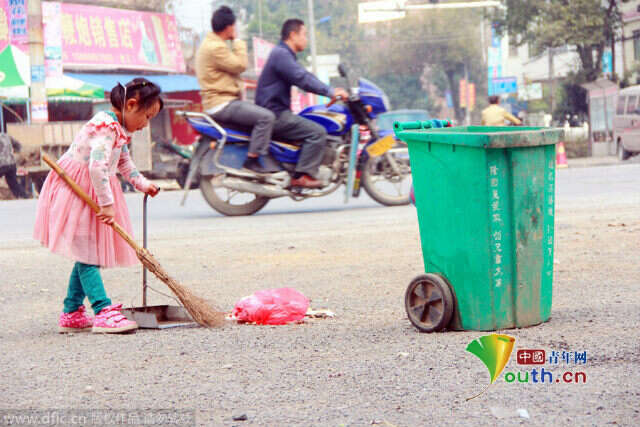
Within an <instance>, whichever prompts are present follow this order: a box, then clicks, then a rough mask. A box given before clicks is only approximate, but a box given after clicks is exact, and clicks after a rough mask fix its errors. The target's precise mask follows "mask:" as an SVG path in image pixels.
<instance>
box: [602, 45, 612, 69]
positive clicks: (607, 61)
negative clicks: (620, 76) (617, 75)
mask: <svg viewBox="0 0 640 427" xmlns="http://www.w3.org/2000/svg"><path fill="white" fill-rule="evenodd" d="M602 72H603V73H604V74H607V73H612V72H613V60H612V55H611V50H605V51H604V52H603V54H602Z"/></svg>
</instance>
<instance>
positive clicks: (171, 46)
mask: <svg viewBox="0 0 640 427" xmlns="http://www.w3.org/2000/svg"><path fill="white" fill-rule="evenodd" d="M9 1H10V0H9ZM44 4H46V3H43V5H44ZM45 15H46V13H45ZM46 25H47V26H56V25H58V26H59V34H61V37H62V40H61V41H62V63H63V64H64V66H65V68H66V67H73V68H84V69H94V70H95V69H99V70H109V69H118V68H120V69H139V70H150V71H151V70H153V71H166V72H179V73H182V72H184V71H185V64H184V58H183V56H182V50H181V48H180V40H179V38H178V30H177V26H176V21H175V18H174V17H173V16H171V15H167V14H162V13H149V12H138V11H134V10H125V9H112V8H106V7H97V6H85V5H79V4H67V3H62V4H61V13H60V14H59V15H58V16H57V19H56V20H54V21H52V22H51V21H48V22H47V24H46ZM57 32H58V31H55V30H53V29H51V31H45V41H44V42H45V51H47V47H48V46H49V45H53V46H55V44H57V43H58V41H56V40H47V37H46V34H47V33H57Z"/></svg>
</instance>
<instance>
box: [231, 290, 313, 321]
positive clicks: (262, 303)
mask: <svg viewBox="0 0 640 427" xmlns="http://www.w3.org/2000/svg"><path fill="white" fill-rule="evenodd" d="M308 308H309V300H308V299H307V297H305V296H304V295H302V294H301V293H300V292H298V291H296V290H295V289H291V288H278V289H265V290H264V291H258V292H256V293H254V294H253V295H251V296H248V297H244V298H242V299H241V300H240V301H238V302H237V303H236V306H235V307H234V308H233V316H234V317H235V318H236V319H238V321H240V322H252V323H257V324H258V325H284V324H286V323H289V322H297V321H298V320H302V319H304V316H305V314H306V313H307V309H308Z"/></svg>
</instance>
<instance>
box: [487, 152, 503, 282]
mask: <svg viewBox="0 0 640 427" xmlns="http://www.w3.org/2000/svg"><path fill="white" fill-rule="evenodd" d="M499 172H500V171H499V167H498V165H497V164H496V163H489V202H490V207H489V218H490V220H491V230H492V233H491V249H492V251H491V252H492V254H491V256H492V258H493V260H492V261H493V262H492V263H491V264H492V272H491V275H492V277H493V283H494V286H495V287H496V288H499V287H501V286H502V285H503V284H504V283H503V281H504V265H503V260H502V258H503V256H504V250H505V248H504V244H505V240H506V236H503V225H504V224H503V215H504V211H503V206H502V205H503V203H504V201H503V200H501V197H500V173H499Z"/></svg>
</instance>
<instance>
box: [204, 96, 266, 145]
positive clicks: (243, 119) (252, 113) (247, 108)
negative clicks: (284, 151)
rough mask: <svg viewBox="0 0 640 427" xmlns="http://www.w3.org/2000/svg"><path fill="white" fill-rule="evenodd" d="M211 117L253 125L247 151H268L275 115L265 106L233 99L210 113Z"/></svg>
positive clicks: (241, 124) (242, 124)
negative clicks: (218, 109) (213, 112)
mask: <svg viewBox="0 0 640 427" xmlns="http://www.w3.org/2000/svg"><path fill="white" fill-rule="evenodd" d="M211 117H213V119H214V120H220V121H221V122H227V123H235V124H238V125H240V126H250V127H253V129H252V131H251V142H250V143H249V152H250V153H254V154H260V155H265V154H267V152H268V151H269V142H271V129H272V127H273V122H275V120H276V116H275V114H273V113H272V112H271V111H269V110H267V109H266V108H262V107H260V106H257V105H255V104H254V103H252V102H247V101H240V100H235V101H231V102H230V103H229V105H227V106H226V107H224V108H223V109H222V110H220V111H218V112H217V113H215V114H212V115H211Z"/></svg>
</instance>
